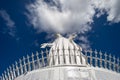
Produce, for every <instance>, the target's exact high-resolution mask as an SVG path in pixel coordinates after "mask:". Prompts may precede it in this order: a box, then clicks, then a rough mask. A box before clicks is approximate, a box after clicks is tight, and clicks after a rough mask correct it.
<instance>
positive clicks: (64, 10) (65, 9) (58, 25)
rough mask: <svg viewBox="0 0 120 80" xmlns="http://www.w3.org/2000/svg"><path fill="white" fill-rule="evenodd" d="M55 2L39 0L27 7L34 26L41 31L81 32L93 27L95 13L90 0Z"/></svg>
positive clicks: (60, 0)
mask: <svg viewBox="0 0 120 80" xmlns="http://www.w3.org/2000/svg"><path fill="white" fill-rule="evenodd" d="M53 2H54V4H53V3H52V2H51V3H46V2H45V1H44V0H37V1H36V3H35V4H31V5H29V6H28V7H27V8H28V10H29V12H30V15H29V19H30V21H31V23H32V24H33V26H34V27H35V28H36V29H39V30H40V31H41V30H42V31H49V32H60V33H67V32H75V31H77V32H80V33H84V32H86V31H88V30H90V29H91V27H90V26H89V24H90V23H92V22H93V20H92V17H93V15H94V13H95V11H94V8H93V6H92V5H91V1H90V0H69V1H67V0H53Z"/></svg>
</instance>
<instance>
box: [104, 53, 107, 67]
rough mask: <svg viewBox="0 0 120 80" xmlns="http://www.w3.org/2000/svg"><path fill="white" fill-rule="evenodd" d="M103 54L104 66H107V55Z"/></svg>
mask: <svg viewBox="0 0 120 80" xmlns="http://www.w3.org/2000/svg"><path fill="white" fill-rule="evenodd" d="M104 56H105V68H107V56H108V55H107V54H106V53H105V54H104Z"/></svg>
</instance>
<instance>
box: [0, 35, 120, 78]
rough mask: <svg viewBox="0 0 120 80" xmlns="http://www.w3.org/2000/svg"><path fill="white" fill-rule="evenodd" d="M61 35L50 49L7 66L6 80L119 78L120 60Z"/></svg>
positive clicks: (43, 45) (51, 44) (50, 45)
mask: <svg viewBox="0 0 120 80" xmlns="http://www.w3.org/2000/svg"><path fill="white" fill-rule="evenodd" d="M73 38H74V36H70V37H69V38H65V37H63V36H61V35H60V34H57V39H56V40H55V41H54V42H53V43H44V44H42V46H41V47H42V48H45V47H46V46H48V47H50V50H47V49H46V50H45V51H41V52H36V54H35V55H34V54H32V55H31V57H30V56H27V58H25V57H23V59H20V60H19V62H18V63H17V62H16V64H15V65H12V67H9V68H8V69H7V72H4V74H3V75H2V78H1V79H2V80H119V79H120V74H119V73H120V64H119V63H120V61H119V58H118V59H116V58H115V57H112V56H111V55H109V56H108V55H107V54H102V52H97V51H82V48H81V47H80V46H79V45H77V44H76V43H75V42H74V41H73ZM108 69H109V70H108Z"/></svg>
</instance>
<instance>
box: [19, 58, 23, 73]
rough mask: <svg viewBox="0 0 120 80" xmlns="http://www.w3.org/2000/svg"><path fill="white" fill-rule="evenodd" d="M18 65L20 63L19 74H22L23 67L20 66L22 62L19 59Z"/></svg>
mask: <svg viewBox="0 0 120 80" xmlns="http://www.w3.org/2000/svg"><path fill="white" fill-rule="evenodd" d="M19 63H20V72H21V74H23V66H22V61H21V59H19Z"/></svg>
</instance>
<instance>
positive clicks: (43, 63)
mask: <svg viewBox="0 0 120 80" xmlns="http://www.w3.org/2000/svg"><path fill="white" fill-rule="evenodd" d="M41 55H42V65H43V66H45V61H44V54H43V51H41Z"/></svg>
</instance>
